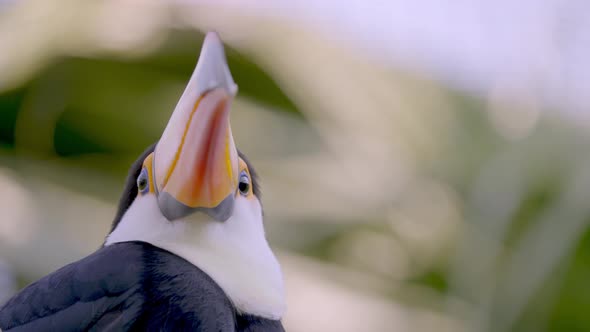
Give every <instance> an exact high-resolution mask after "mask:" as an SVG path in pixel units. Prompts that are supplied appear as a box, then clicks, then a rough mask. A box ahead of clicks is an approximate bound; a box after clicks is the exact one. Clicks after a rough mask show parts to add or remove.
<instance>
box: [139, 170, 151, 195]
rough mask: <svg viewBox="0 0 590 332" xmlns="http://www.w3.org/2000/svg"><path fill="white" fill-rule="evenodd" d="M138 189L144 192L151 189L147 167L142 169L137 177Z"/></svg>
mask: <svg viewBox="0 0 590 332" xmlns="http://www.w3.org/2000/svg"><path fill="white" fill-rule="evenodd" d="M137 190H138V191H139V192H140V193H142V194H145V193H147V192H148V191H150V182H149V179H148V172H147V169H145V167H144V168H143V169H142V170H141V172H140V173H139V176H138V177H137Z"/></svg>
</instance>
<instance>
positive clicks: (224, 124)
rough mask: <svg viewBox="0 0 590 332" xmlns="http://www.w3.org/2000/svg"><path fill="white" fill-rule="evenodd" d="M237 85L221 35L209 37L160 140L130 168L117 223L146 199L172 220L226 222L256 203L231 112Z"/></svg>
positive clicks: (253, 182)
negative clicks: (239, 205) (239, 208)
mask: <svg viewBox="0 0 590 332" xmlns="http://www.w3.org/2000/svg"><path fill="white" fill-rule="evenodd" d="M236 93H237V85H236V84H235V83H234V81H233V78H232V76H231V73H230V71H229V68H228V65H227V63H226V59H225V53H224V50H223V44H222V43H221V41H220V39H219V37H218V35H217V34H216V33H214V32H210V33H208V34H207V35H206V37H205V41H204V43H203V48H202V50H201V55H200V57H199V61H198V63H197V66H196V68H195V71H194V73H193V75H192V77H191V79H190V81H189V83H188V85H187V87H186V89H185V91H184V93H183V94H182V96H181V98H180V100H179V102H178V104H177V105H176V108H175V109H174V112H173V113H172V116H171V117H170V120H169V121H168V124H167V125H166V128H165V129H164V132H163V133H162V136H161V138H160V140H159V141H158V142H157V143H156V144H155V145H153V146H151V147H150V148H148V149H147V151H146V152H144V153H143V154H142V155H141V156H140V158H139V159H138V161H137V162H136V164H135V165H134V166H133V167H132V169H131V171H130V175H129V177H130V178H129V180H128V188H126V190H125V192H126V193H125V195H124V196H123V198H122V200H121V204H120V205H121V206H120V211H119V214H118V216H117V218H116V219H115V225H113V229H114V227H115V226H116V223H118V221H119V220H120V219H121V217H122V215H123V214H124V212H125V210H126V209H127V208H128V207H129V206H130V205H131V203H132V202H133V201H134V200H135V199H137V198H142V197H144V196H153V197H155V198H156V201H157V204H158V207H159V210H160V213H161V214H162V215H163V216H164V217H165V218H166V219H167V220H169V221H174V220H177V219H183V218H185V217H187V216H189V215H192V214H195V213H202V214H205V215H206V216H208V217H209V219H211V220H212V221H217V222H225V221H227V220H228V219H229V218H230V217H231V216H232V215H233V214H234V211H235V206H236V201H244V202H246V203H250V204H253V205H255V204H258V205H260V201H259V198H258V196H259V189H258V184H257V183H256V181H257V179H256V178H255V173H254V170H253V169H252V168H251V166H250V164H249V162H248V161H247V159H246V158H245V156H244V155H243V154H242V153H240V152H239V151H238V150H237V148H236V145H235V143H234V138H233V136H232V130H231V125H230V108H231V104H232V101H233V98H234V96H235V95H236Z"/></svg>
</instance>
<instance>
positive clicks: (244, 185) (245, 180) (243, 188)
mask: <svg viewBox="0 0 590 332" xmlns="http://www.w3.org/2000/svg"><path fill="white" fill-rule="evenodd" d="M238 189H239V190H240V194H242V195H243V196H246V195H248V193H249V192H250V177H248V173H246V172H245V171H243V172H242V174H240V183H239V184H238Z"/></svg>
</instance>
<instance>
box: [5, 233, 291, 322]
mask: <svg viewBox="0 0 590 332" xmlns="http://www.w3.org/2000/svg"><path fill="white" fill-rule="evenodd" d="M0 327H1V328H2V329H3V330H4V331H14V332H17V331H86V330H95V331H104V330H111V331H121V330H136V331H283V327H282V325H281V323H280V321H273V320H268V319H264V318H261V317H256V316H252V315H247V314H240V313H238V312H236V310H235V308H234V307H233V305H232V304H231V302H230V300H229V299H228V298H227V296H226V295H225V293H224V292H223V290H222V289H221V288H219V286H218V285H217V284H216V283H215V282H214V281H213V280H212V279H211V278H210V277H209V276H208V275H207V274H205V273H204V272H203V271H201V270H200V269H199V268H197V267H196V266H194V265H192V264H190V263H189V262H187V261H186V260H184V259H182V258H180V257H178V256H176V255H174V254H172V253H170V252H168V251H165V250H163V249H160V248H157V247H154V246H152V245H151V244H148V243H144V242H125V243H117V244H113V245H110V246H108V247H103V248H101V249H99V250H98V251H96V252H95V253H94V254H92V255H90V256H87V257H86V258H83V259H81V260H79V261H77V262H75V263H72V264H69V265H67V266H65V267H63V268H61V269H59V270H57V271H55V272H54V273H52V274H50V275H48V276H46V277H44V278H42V279H40V280H39V281H37V282H35V283H33V284H31V285H29V286H28V287H26V288H25V289H24V290H23V291H21V292H20V293H19V294H18V295H17V296H15V297H13V298H12V299H10V300H9V301H8V302H7V303H6V304H5V306H4V307H3V308H2V309H1V310H0Z"/></svg>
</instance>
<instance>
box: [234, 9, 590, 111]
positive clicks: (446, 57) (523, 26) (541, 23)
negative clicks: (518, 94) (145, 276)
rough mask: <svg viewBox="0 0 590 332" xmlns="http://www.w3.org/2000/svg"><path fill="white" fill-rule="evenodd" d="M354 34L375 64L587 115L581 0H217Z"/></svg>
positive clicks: (588, 74)
mask: <svg viewBox="0 0 590 332" xmlns="http://www.w3.org/2000/svg"><path fill="white" fill-rule="evenodd" d="M222 2H225V3H228V4H231V5H232V6H238V7H242V8H243V9H244V10H252V11H256V12H257V13H261V12H264V13H266V14H269V15H281V16H285V17H288V18H291V19H294V20H301V21H302V22H305V23H306V24H314V25H317V26H318V27H321V28H322V29H324V30H326V31H328V33H329V35H330V38H335V39H341V40H345V41H347V42H350V43H354V45H355V47H357V48H359V49H364V50H367V51H369V52H370V53H369V54H370V56H372V57H374V58H375V59H378V60H380V61H383V62H385V63H388V64H391V65H394V66H398V67H399V66H401V67H405V68H410V69H411V70H417V71H419V72H421V73H422V74H426V75H428V76H431V77H433V78H435V79H437V80H441V81H444V82H447V83H448V84H450V85H452V86H455V87H458V88H461V89H467V90H469V91H476V92H479V93H482V92H483V93H487V92H486V91H489V89H490V88H493V87H494V86H496V85H498V84H500V85H504V86H510V87H512V88H513V89H515V90H517V91H521V90H522V91H524V92H525V93H527V94H528V95H531V96H533V97H535V98H537V99H539V100H542V101H543V102H545V103H547V105H549V106H552V107H556V108H560V109H563V110H567V111H569V112H570V113H573V114H581V113H583V114H584V115H585V116H590V91H589V90H590V1H587V0H570V1H565V0H519V1H514V0H479V1H478V0H454V1H453V0H450V1H449V0H389V1H354V0H340V1H315V0H299V1H277V0H274V1H273V0H258V1H249V2H247V3H246V2H243V1H238V0H223V1H222Z"/></svg>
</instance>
